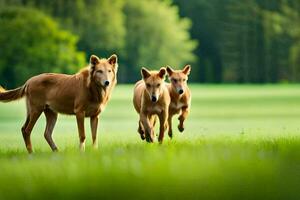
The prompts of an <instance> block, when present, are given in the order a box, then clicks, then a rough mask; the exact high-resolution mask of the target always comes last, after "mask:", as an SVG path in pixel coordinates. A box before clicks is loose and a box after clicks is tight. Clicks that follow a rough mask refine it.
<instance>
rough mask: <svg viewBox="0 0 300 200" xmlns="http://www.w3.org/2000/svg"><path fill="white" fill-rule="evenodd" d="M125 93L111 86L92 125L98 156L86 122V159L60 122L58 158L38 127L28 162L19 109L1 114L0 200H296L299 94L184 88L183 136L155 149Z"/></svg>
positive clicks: (65, 121)
mask: <svg viewBox="0 0 300 200" xmlns="http://www.w3.org/2000/svg"><path fill="white" fill-rule="evenodd" d="M132 87H133V86H131V85H119V86H117V87H116V89H115V91H114V94H113V96H112V100H111V102H109V104H108V106H107V108H106V110H105V112H104V113H103V114H102V115H101V116H100V124H99V129H98V134H99V135H100V138H99V150H97V151H95V150H93V149H92V148H91V136H90V129H89V121H88V119H87V120H86V132H87V150H86V152H85V153H80V152H79V150H78V133H77V127H76V123H75V119H74V117H72V116H62V115H60V116H59V119H58V123H57V125H56V128H55V130H54V139H55V141H56V143H57V145H58V147H59V149H60V152H59V153H51V151H50V147H49V146H48V144H47V143H46V141H45V140H44V138H43V131H44V126H45V122H44V121H45V120H44V117H42V118H40V120H39V121H38V123H37V125H36V126H35V129H34V131H33V133H32V142H33V147H34V151H35V153H34V154H33V155H28V154H27V153H26V150H25V146H24V144H23V139H22V136H21V132H20V129H21V126H22V124H23V122H24V120H25V107H24V102H23V101H19V102H14V103H9V104H0V199H76V198H85V199H91V198H100V197H103V198H109V199H120V198H122V199H127V198H128V199H142V198H143V199H189V198H193V199H299V198H300V193H299V188H300V125H299V122H300V86H299V85H274V86H272V85H265V86H250V85H249V86H237V85H226V86H214V85H204V86H199V85H192V86H191V90H192V93H193V100H192V112H191V115H190V116H189V118H188V120H187V122H186V130H185V132H184V133H183V134H181V133H179V132H178V131H177V129H175V133H174V134H175V138H174V139H173V140H172V141H170V140H169V138H168V137H165V141H164V143H163V144H162V145H159V144H158V143H154V144H146V143H145V142H143V141H141V140H140V138H139V135H138V133H137V131H136V130H137V119H138V115H137V114H136V113H135V111H134V109H133V106H132V100H131V99H132ZM175 120H176V119H174V128H176V126H177V121H175ZM175 125H176V126H175Z"/></svg>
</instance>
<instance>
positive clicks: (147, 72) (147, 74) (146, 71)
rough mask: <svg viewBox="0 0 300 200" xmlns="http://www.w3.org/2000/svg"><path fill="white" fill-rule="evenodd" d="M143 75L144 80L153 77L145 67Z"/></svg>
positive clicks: (142, 70)
mask: <svg viewBox="0 0 300 200" xmlns="http://www.w3.org/2000/svg"><path fill="white" fill-rule="evenodd" d="M141 74H142V77H143V79H146V78H148V77H149V76H151V73H150V72H149V71H148V70H147V69H146V68H145V67H142V69H141Z"/></svg>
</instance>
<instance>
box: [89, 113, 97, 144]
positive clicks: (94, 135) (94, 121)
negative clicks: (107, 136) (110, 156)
mask: <svg viewBox="0 0 300 200" xmlns="http://www.w3.org/2000/svg"><path fill="white" fill-rule="evenodd" d="M90 122H91V131H92V140H93V147H94V149H98V139H97V127H98V116H93V117H91V121H90Z"/></svg>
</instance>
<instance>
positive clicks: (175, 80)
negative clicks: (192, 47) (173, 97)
mask: <svg viewBox="0 0 300 200" xmlns="http://www.w3.org/2000/svg"><path fill="white" fill-rule="evenodd" d="M190 72H191V66H190V65H186V66H185V67H184V68H183V70H174V69H172V68H171V67H170V66H168V67H167V73H168V76H169V79H170V82H171V85H172V88H173V89H174V90H175V91H176V92H177V93H178V94H179V95H182V94H184V92H185V89H186V86H187V80H188V76H189V74H190Z"/></svg>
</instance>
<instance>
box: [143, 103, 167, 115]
mask: <svg viewBox="0 0 300 200" xmlns="http://www.w3.org/2000/svg"><path fill="white" fill-rule="evenodd" d="M162 110H163V109H162V107H161V106H160V105H153V106H149V107H148V108H147V112H148V113H150V114H160V113H161V112H162Z"/></svg>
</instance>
